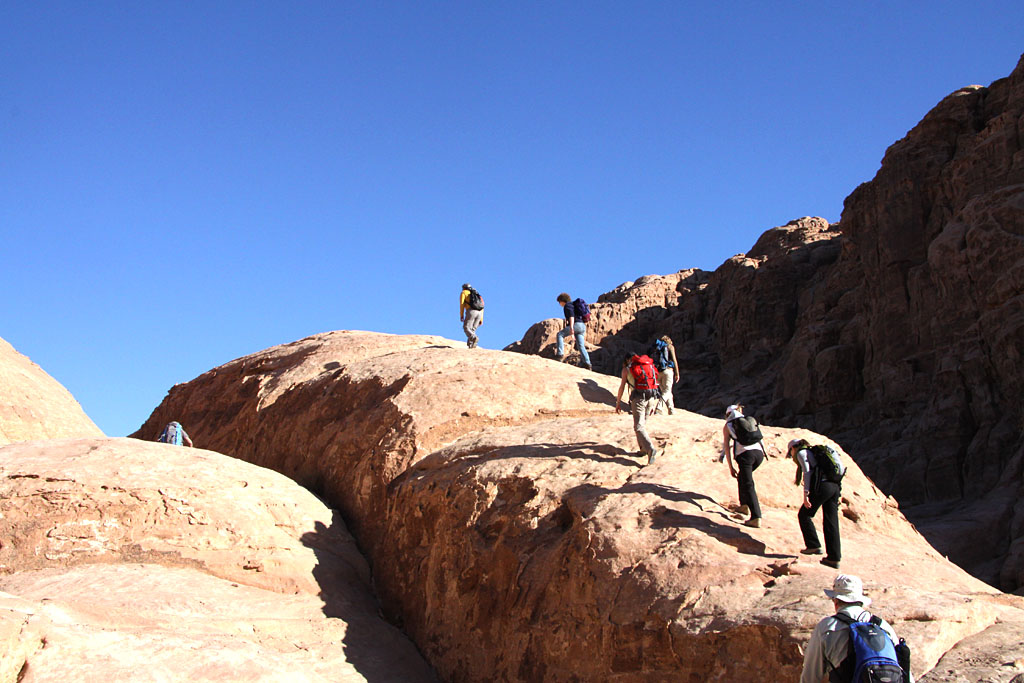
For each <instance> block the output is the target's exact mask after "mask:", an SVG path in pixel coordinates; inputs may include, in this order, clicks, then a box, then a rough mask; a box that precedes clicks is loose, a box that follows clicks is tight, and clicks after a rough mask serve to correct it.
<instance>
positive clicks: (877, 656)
mask: <svg viewBox="0 0 1024 683" xmlns="http://www.w3.org/2000/svg"><path fill="white" fill-rule="evenodd" d="M836 619H838V620H839V621H841V622H843V623H844V624H848V625H849V626H850V651H849V654H847V655H846V659H845V660H843V663H842V665H840V666H839V668H837V669H835V670H833V671H832V672H831V673H830V674H829V680H831V681H841V682H842V683H907V681H908V679H907V678H906V677H905V676H904V675H903V669H902V667H900V662H899V659H897V657H896V645H894V644H893V642H892V639H890V638H889V634H888V633H886V632H885V631H884V630H883V629H882V620H881V619H879V618H878V617H876V616H872V617H871V620H870V621H855V620H854V619H853V618H851V617H849V616H848V615H846V614H843V613H841V612H840V613H836Z"/></svg>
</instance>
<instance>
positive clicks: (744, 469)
mask: <svg viewBox="0 0 1024 683" xmlns="http://www.w3.org/2000/svg"><path fill="white" fill-rule="evenodd" d="M763 459H764V455H763V454H762V453H761V452H760V451H757V450H753V451H743V452H742V453H740V454H739V455H737V456H736V467H737V468H738V469H739V473H738V475H737V477H736V484H737V486H738V487H739V494H740V505H746V506H748V507H749V508H750V516H751V517H760V516H761V505H760V503H759V502H758V500H757V490H756V489H755V488H754V467H755V463H756V464H757V465H760V464H761V460H763Z"/></svg>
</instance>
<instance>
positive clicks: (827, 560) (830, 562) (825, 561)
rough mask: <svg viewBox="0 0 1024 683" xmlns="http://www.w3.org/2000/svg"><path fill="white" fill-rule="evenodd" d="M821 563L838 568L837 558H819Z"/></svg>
mask: <svg viewBox="0 0 1024 683" xmlns="http://www.w3.org/2000/svg"><path fill="white" fill-rule="evenodd" d="M821 563H822V564H823V565H825V566H826V567H832V569H839V560H833V559H830V558H828V557H823V558H821Z"/></svg>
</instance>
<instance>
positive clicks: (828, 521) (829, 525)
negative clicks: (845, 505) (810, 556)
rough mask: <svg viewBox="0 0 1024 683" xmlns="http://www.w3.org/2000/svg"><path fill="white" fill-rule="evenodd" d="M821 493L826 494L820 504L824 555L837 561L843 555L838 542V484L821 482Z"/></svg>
mask: <svg viewBox="0 0 1024 683" xmlns="http://www.w3.org/2000/svg"><path fill="white" fill-rule="evenodd" d="M821 488H822V489H823V491H822V493H823V494H824V495H825V496H827V497H826V498H824V500H823V501H822V504H821V528H822V531H824V532H825V557H827V558H828V559H830V560H835V561H836V562H838V561H839V560H841V559H842V557H843V552H842V548H841V547H840V543H839V494H840V489H839V485H838V484H833V483H832V482H822V483H821Z"/></svg>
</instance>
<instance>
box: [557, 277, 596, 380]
mask: <svg viewBox="0 0 1024 683" xmlns="http://www.w3.org/2000/svg"><path fill="white" fill-rule="evenodd" d="M556 301H558V304H559V305H560V306H561V307H562V315H563V316H564V317H565V327H563V328H562V329H561V330H559V331H558V334H557V335H556V341H557V344H558V360H561V361H564V360H565V338H566V337H568V336H569V335H570V334H572V335H575V337H576V350H577V351H579V352H580V356H581V357H582V358H583V365H584V367H586V368H587V370H593V369H594V366H593V365H591V364H590V354H589V353H587V343H586V338H587V323H588V322H589V321H590V307H589V306H587V302H586V301H584V300H583V299H576V300H575V301H573V300H572V297H570V296H569V295H568V294H567V293H565V292H562V293H561V294H559V295H558V298H557V299H556Z"/></svg>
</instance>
